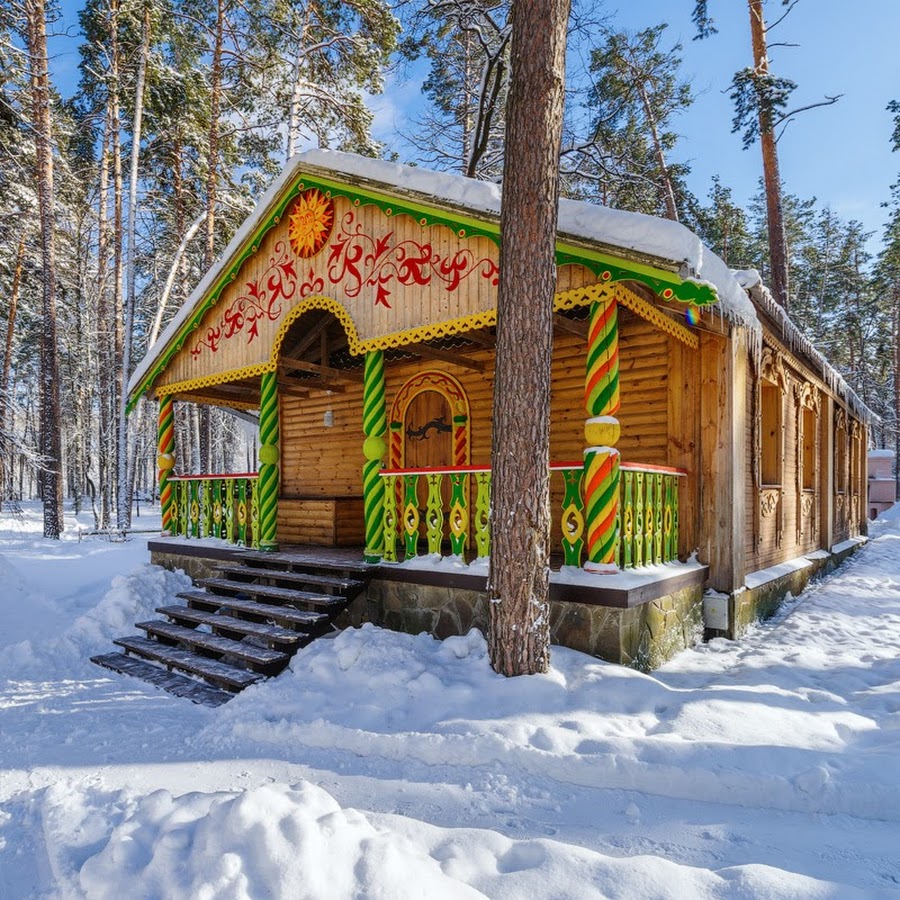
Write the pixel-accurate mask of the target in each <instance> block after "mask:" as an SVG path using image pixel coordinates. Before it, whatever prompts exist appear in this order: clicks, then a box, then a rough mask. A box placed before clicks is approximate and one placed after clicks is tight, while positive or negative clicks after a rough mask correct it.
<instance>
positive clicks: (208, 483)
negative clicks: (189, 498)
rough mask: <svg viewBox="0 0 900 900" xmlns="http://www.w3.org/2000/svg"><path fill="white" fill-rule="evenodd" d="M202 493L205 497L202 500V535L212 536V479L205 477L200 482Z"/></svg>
mask: <svg viewBox="0 0 900 900" xmlns="http://www.w3.org/2000/svg"><path fill="white" fill-rule="evenodd" d="M200 493H201V496H202V498H203V500H202V510H203V516H202V526H203V528H202V535H203V537H212V536H213V530H212V518H213V508H212V479H211V478H204V479H203V481H201V482H200Z"/></svg>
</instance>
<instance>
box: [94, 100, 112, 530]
mask: <svg viewBox="0 0 900 900" xmlns="http://www.w3.org/2000/svg"><path fill="white" fill-rule="evenodd" d="M111 130H112V98H111V97H108V98H107V101H106V116H105V120H104V126H103V142H102V145H101V149H100V190H99V195H100V196H99V200H98V210H97V291H98V294H97V362H98V364H99V370H100V374H99V382H100V390H99V398H98V406H99V409H98V421H99V441H98V447H97V470H98V472H97V475H98V480H99V482H100V524H99V527H100V528H109V526H110V517H111V515H112V494H113V491H112V475H111V470H113V469H114V468H115V464H114V456H115V437H114V430H113V418H112V410H113V396H114V393H115V392H114V390H113V383H114V375H113V371H112V368H113V365H112V328H113V325H112V312H111V310H110V304H109V285H108V284H107V280H108V278H109V148H110V131H111Z"/></svg>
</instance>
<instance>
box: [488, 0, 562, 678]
mask: <svg viewBox="0 0 900 900" xmlns="http://www.w3.org/2000/svg"><path fill="white" fill-rule="evenodd" d="M568 16H569V0H517V2H516V3H515V4H514V5H513V9H512V39H511V50H512V52H511V55H512V64H511V77H510V89H509V102H508V106H507V120H506V157H505V161H504V166H503V200H502V205H501V212H500V232H501V234H502V237H503V239H502V242H501V245H500V287H499V294H498V298H497V368H496V373H495V377H494V404H493V415H494V430H493V443H492V447H491V465H492V467H493V479H492V486H491V539H492V543H493V546H492V550H491V569H490V578H489V584H488V591H489V595H490V601H491V602H490V620H489V626H488V643H489V648H490V657H491V665H492V666H493V667H494V669H495V670H496V671H497V672H500V673H502V674H504V675H524V674H532V673H535V672H543V671H546V670H547V667H548V666H549V663H550V608H549V602H548V591H549V565H548V560H549V551H550V487H549V485H550V477H549V475H550V473H549V463H550V366H551V361H552V356H553V295H554V291H555V290H556V219H557V209H558V205H559V151H560V140H561V136H562V114H563V87H564V83H565V47H566V24H567V21H568Z"/></svg>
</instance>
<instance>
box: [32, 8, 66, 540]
mask: <svg viewBox="0 0 900 900" xmlns="http://www.w3.org/2000/svg"><path fill="white" fill-rule="evenodd" d="M25 13H26V16H27V22H28V26H27V28H28V34H27V41H28V61H29V66H30V69H31V103H32V125H33V128H34V139H35V176H36V181H37V194H38V208H39V216H40V224H41V268H42V272H41V276H42V282H43V283H42V302H41V314H42V318H43V323H42V328H41V389H40V402H41V414H40V418H41V428H40V448H41V470H40V486H41V499H42V501H43V507H44V537H48V538H59V535H60V532H61V531H62V528H63V482H62V473H61V463H62V441H61V438H60V402H59V363H58V357H57V335H56V240H55V238H56V236H55V232H54V216H53V211H54V191H53V130H52V126H51V121H50V73H49V71H48V69H49V59H48V57H47V23H46V10H45V8H44V0H27V2H26V4H25Z"/></svg>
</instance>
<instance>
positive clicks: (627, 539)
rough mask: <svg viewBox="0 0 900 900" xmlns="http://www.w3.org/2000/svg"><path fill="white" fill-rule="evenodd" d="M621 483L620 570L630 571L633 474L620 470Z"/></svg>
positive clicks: (631, 559) (632, 541)
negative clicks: (622, 491)
mask: <svg viewBox="0 0 900 900" xmlns="http://www.w3.org/2000/svg"><path fill="white" fill-rule="evenodd" d="M622 481H623V483H624V487H623V490H624V494H625V496H624V498H623V501H622V546H623V553H622V568H623V569H630V568H632V567H633V566H634V472H629V471H628V469H624V470H622Z"/></svg>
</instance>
